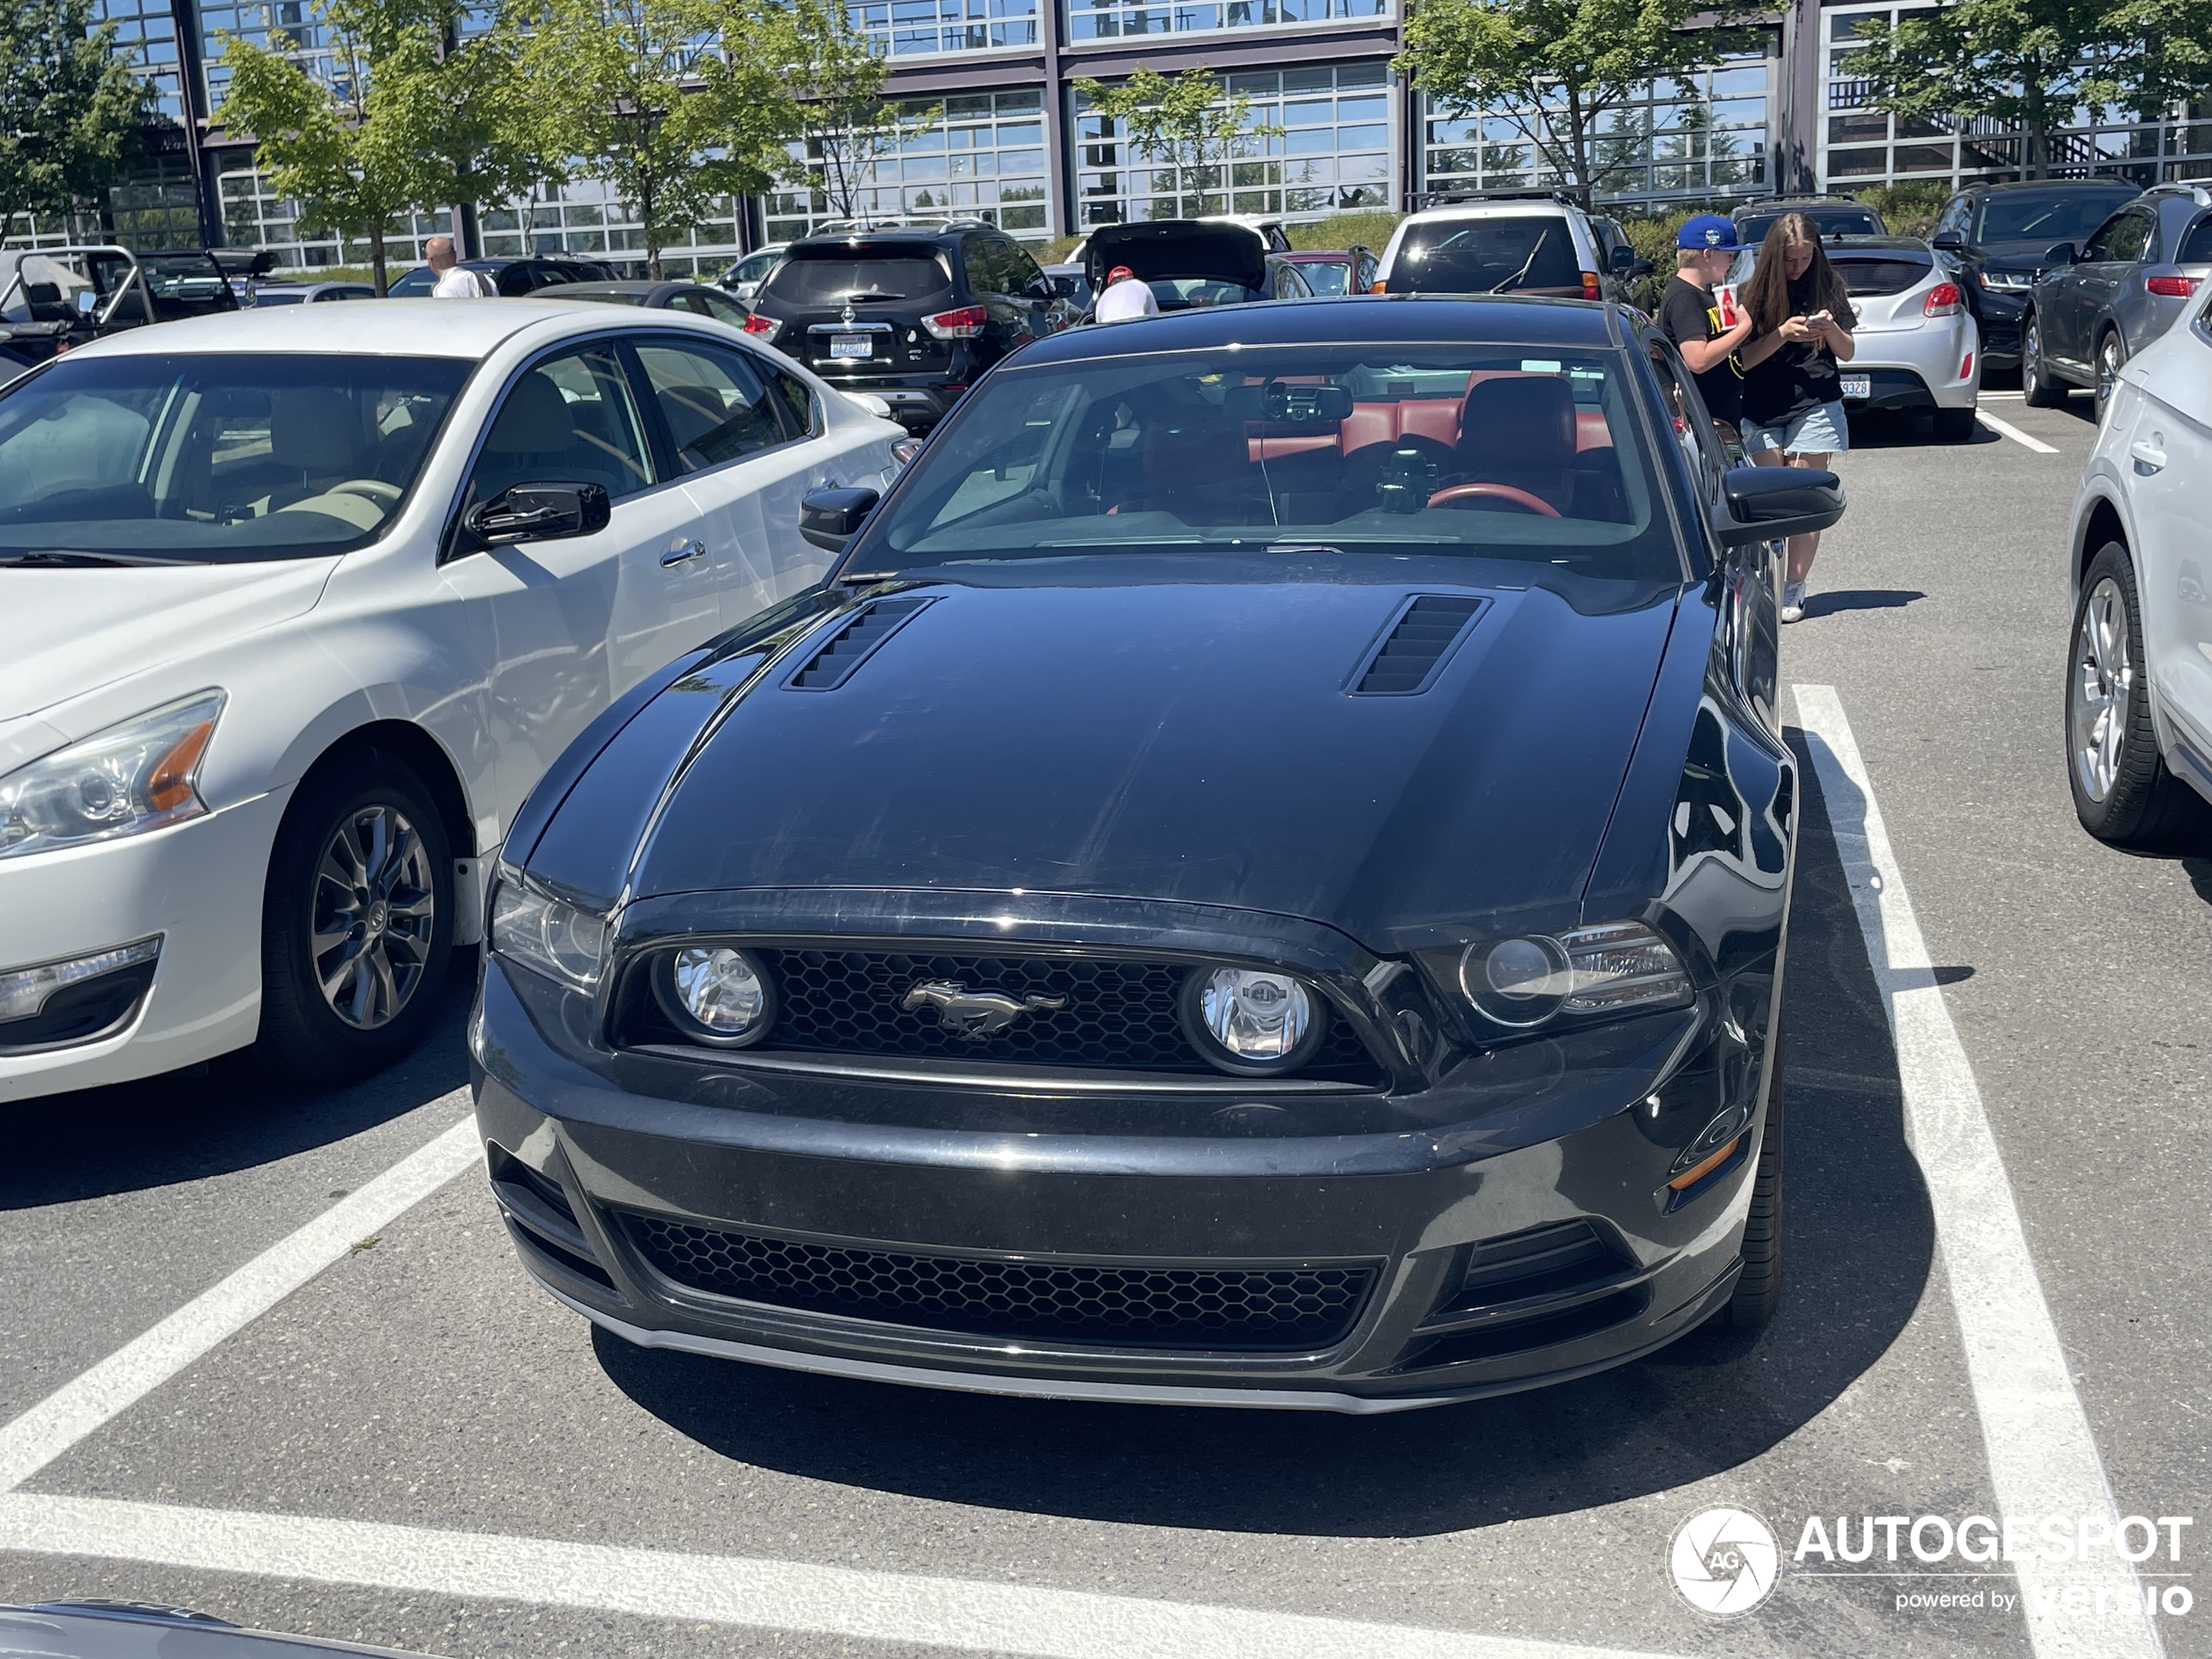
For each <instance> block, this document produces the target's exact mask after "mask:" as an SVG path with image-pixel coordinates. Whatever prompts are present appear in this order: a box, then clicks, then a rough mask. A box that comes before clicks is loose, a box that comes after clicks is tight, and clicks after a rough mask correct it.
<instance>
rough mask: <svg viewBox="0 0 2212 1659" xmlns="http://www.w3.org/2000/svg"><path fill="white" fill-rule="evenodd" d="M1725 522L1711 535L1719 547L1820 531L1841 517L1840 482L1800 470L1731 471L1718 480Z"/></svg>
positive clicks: (1718, 520) (1717, 524)
mask: <svg viewBox="0 0 2212 1659" xmlns="http://www.w3.org/2000/svg"><path fill="white" fill-rule="evenodd" d="M1721 498H1722V500H1723V501H1724V502H1726V503H1727V505H1728V513H1727V516H1725V517H1721V516H1718V515H1716V522H1715V523H1714V526H1713V534H1714V536H1715V537H1716V539H1717V540H1718V541H1719V543H1720V544H1721V545H1722V546H1723V547H1742V546H1743V545H1744V544H1746V543H1750V542H1774V541H1779V540H1780V539H1781V538H1782V537H1784V536H1802V535H1804V533H1805V532H1806V531H1808V530H1824V529H1828V528H1830V527H1831V525H1833V524H1834V523H1836V521H1837V520H1838V519H1839V518H1841V517H1842V516H1844V482H1843V480H1842V479H1840V478H1838V477H1837V476H1836V475H1835V474H1834V473H1832V472H1815V471H1813V470H1811V469H1810V468H1805V467H1737V468H1734V469H1731V470H1730V471H1729V472H1728V473H1727V474H1726V475H1724V476H1723V478H1722V479H1721Z"/></svg>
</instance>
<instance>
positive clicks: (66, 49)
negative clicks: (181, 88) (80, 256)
mask: <svg viewBox="0 0 2212 1659" xmlns="http://www.w3.org/2000/svg"><path fill="white" fill-rule="evenodd" d="M114 40H115V27H114V25H113V24H104V25H102V26H101V27H100V28H98V29H94V28H93V27H92V26H91V0H9V3H6V4H4V5H0V233H4V232H5V231H6V230H7V229H8V228H9V226H10V222H11V220H12V219H13V218H14V216H15V215H16V214H17V213H51V214H61V213H65V212H68V211H69V210H70V209H71V207H72V206H77V205H78V204H79V203H82V202H86V201H90V200H92V199H96V198H97V197H98V194H99V192H101V191H103V190H105V188H106V187H107V186H108V185H111V184H112V183H113V182H114V181H115V179H116V176H117V174H118V173H119V172H121V171H122V168H123V166H124V164H125V162H126V161H127V160H128V159H129V158H130V153H131V147H132V144H133V142H134V141H135V139H136V138H137V134H138V127H139V125H141V124H142V123H143V122H144V121H145V119H146V118H147V116H148V113H149V109H150V104H151V100H150V98H149V97H148V94H147V92H146V90H145V85H144V84H143V83H141V82H140V81H139V80H138V78H137V77H135V76H134V75H132V72H131V71H130V70H129V68H128V67H126V66H125V64H123V62H122V61H121V60H120V58H119V57H118V56H117V54H116V52H115V50H114Z"/></svg>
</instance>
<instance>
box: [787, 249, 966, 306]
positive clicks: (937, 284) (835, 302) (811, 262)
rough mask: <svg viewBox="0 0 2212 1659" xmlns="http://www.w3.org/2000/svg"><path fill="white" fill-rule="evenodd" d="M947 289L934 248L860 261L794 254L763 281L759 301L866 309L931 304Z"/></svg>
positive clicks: (879, 253)
mask: <svg viewBox="0 0 2212 1659" xmlns="http://www.w3.org/2000/svg"><path fill="white" fill-rule="evenodd" d="M952 286H953V279H952V273H951V272H950V271H949V270H948V268H947V267H946V265H945V262H944V261H943V260H941V259H940V258H939V257H938V254H937V251H936V250H935V249H934V248H928V247H917V248H914V249H912V250H907V249H904V248H900V249H886V248H871V249H868V250H867V252H866V254H865V256H864V257H855V256H853V255H850V254H845V253H835V252H833V253H829V254H828V255H827V256H826V257H825V256H823V255H821V254H815V253H794V254H792V256H791V257H790V258H789V259H787V260H785V261H784V262H783V264H782V265H781V266H779V267H778V268H777V270H776V272H775V274H774V275H772V276H771V277H770V278H769V279H768V280H767V283H766V284H765V286H764V287H763V288H762V289H761V297H762V298H763V299H769V300H780V301H782V302H783V303H784V304H786V305H789V306H841V305H843V304H845V303H846V301H848V300H850V301H851V302H852V303H853V304H854V305H870V304H880V303H882V302H883V301H886V300H929V299H934V298H935V297H937V296H938V295H940V294H949V293H951V292H952Z"/></svg>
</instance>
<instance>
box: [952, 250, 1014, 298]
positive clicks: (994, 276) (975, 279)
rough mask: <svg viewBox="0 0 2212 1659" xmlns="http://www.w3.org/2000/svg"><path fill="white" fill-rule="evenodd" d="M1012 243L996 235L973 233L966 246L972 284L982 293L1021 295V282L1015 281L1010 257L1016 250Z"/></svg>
mask: <svg viewBox="0 0 2212 1659" xmlns="http://www.w3.org/2000/svg"><path fill="white" fill-rule="evenodd" d="M1013 251H1014V250H1013V245H1012V244H1011V243H1008V242H1003V241H1001V240H1000V239H998V238H997V237H995V236H971V237H969V238H968V240H967V242H966V243H965V244H964V245H963V248H962V252H963V253H964V255H965V257H966V259H967V261H968V287H971V288H973V289H974V290H975V292H976V293H1003V294H1009V295H1011V294H1017V293H1021V291H1022V287H1021V284H1020V283H1018V282H1017V281H1016V280H1015V268H1014V261H1013V260H1011V259H1009V258H1008V254H1010V253H1012V252H1013Z"/></svg>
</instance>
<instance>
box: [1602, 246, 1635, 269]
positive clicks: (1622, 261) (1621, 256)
mask: <svg viewBox="0 0 2212 1659" xmlns="http://www.w3.org/2000/svg"><path fill="white" fill-rule="evenodd" d="M1635 262H1636V251H1635V249H1634V248H1632V247H1627V246H1622V247H1616V248H1615V249H1614V250H1613V252H1612V253H1610V254H1609V255H1608V256H1607V260H1606V264H1607V266H1608V268H1609V269H1610V270H1611V271H1612V273H1613V274H1614V275H1615V276H1626V275H1628V274H1629V270H1630V268H1631V267H1632V266H1635Z"/></svg>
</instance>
